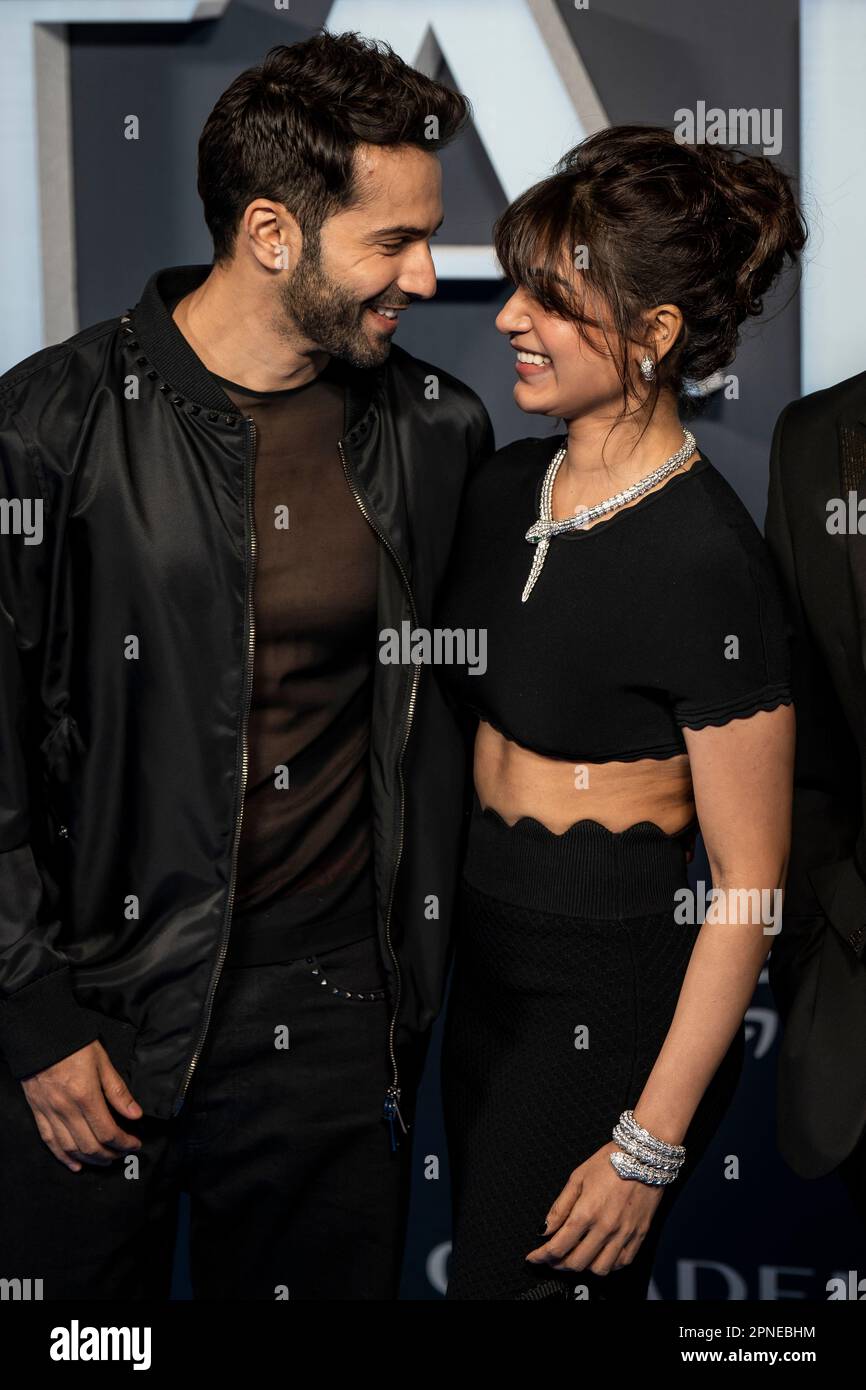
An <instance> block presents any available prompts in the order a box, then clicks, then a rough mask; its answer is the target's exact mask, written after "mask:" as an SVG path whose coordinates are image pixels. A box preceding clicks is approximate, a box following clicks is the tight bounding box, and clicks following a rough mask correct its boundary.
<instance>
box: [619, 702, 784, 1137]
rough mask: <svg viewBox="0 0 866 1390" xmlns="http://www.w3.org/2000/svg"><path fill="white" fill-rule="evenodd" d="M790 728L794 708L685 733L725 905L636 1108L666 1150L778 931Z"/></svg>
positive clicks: (708, 932)
mask: <svg viewBox="0 0 866 1390" xmlns="http://www.w3.org/2000/svg"><path fill="white" fill-rule="evenodd" d="M795 723H796V721H795V715H794V707H793V706H792V705H781V706H779V708H778V709H774V710H769V711H767V710H763V711H760V712H759V713H757V714H753V715H751V716H749V717H748V718H746V719H733V720H731V722H730V723H728V724H725V725H723V726H722V727H720V728H713V727H710V728H706V729H699V730H694V729H688V728H685V729H684V730H683V735H684V738H685V741H686V748H687V750H688V754H689V762H690V765H691V771H692V782H693V784H694V795H695V807H696V810H697V815H698V820H699V822H700V827H701V834H702V836H703V840H704V845H705V846H706V850H707V857H708V859H709V863H710V871H711V874H712V880H713V888H714V889H716V890H721V891H722V893H723V895H724V896H723V897H722V899H721V902H719V903H717V904H715V905H714V906H712V907H710V908H708V910H707V914H706V919H705V921H704V923H703V925H702V926H701V929H700V932H699V933H698V937H697V940H696V942H695V946H694V949H693V951H692V955H691V959H690V961H689V965H688V969H687V971H686V975H685V979H684V980H683V985H682V989H681V991H680V996H679V1000H678V1002H677V1007H676V1012H675V1013H674V1017H673V1020H672V1022H671V1026H670V1029H669V1030H668V1034H667V1037H666V1038H665V1042H664V1045H663V1047H662V1049H661V1051H660V1053H659V1055H658V1057H657V1059H656V1063H655V1066H654V1067H653V1069H652V1072H651V1073H650V1075H649V1077H648V1079H647V1083H646V1085H645V1087H644V1089H643V1091H642V1092H641V1096H640V1100H639V1101H638V1103H637V1104H636V1105H635V1107H634V1115H635V1119H636V1120H637V1121H638V1123H640V1124H642V1125H645V1126H646V1128H647V1129H649V1130H650V1131H651V1132H652V1133H653V1134H655V1135H657V1137H658V1138H659V1139H664V1140H667V1141H668V1142H669V1143H672V1144H680V1143H682V1142H683V1138H684V1136H685V1133H686V1130H687V1128H688V1125H689V1122H690V1121H691V1118H692V1116H693V1115H694V1113H695V1111H696V1109H697V1107H698V1105H699V1103H700V1100H701V1097H702V1096H703V1094H704V1091H705V1090H706V1088H707V1086H708V1085H709V1083H710V1081H711V1080H712V1077H713V1074H714V1073H715V1071H716V1069H717V1067H718V1065H719V1063H720V1062H721V1060H722V1058H723V1057H724V1055H725V1053H726V1051H727V1049H728V1047H729V1046H730V1043H731V1041H732V1039H733V1037H734V1034H735V1033H736V1031H737V1029H738V1028H739V1027H740V1025H741V1023H742V1021H743V1017H744V1015H745V1012H746V1009H747V1008H748V1006H749V1003H750V1001H751V998H752V995H753V993H754V989H755V985H756V983H757V980H758V976H759V975H760V973H761V968H762V966H763V965H764V962H765V960H766V957H767V955H768V954H769V951H770V947H771V946H772V944H773V941H774V940H775V933H777V932H778V930H779V928H780V926H781V911H780V909H779V906H778V905H779V904H780V902H781V890H782V889H783V888H784V883H785V877H786V874H787V869H788V854H789V851H790V839H791V799H792V783H793V767H794V733H795ZM774 889H778V890H780V891H779V893H778V895H775V894H774V893H773V890H774ZM716 896H718V894H717V895H716ZM762 902H763V903H764V909H765V911H764V913H763V914H762ZM767 908H769V910H770V912H771V913H774V914H775V916H774V919H773V920H766V909H767ZM725 916H727V919H728V920H727V921H725V920H724V918H725ZM762 916H764V917H765V920H763V921H762ZM718 918H720V919H721V920H716V919H718ZM765 927H766V928H767V930H766V931H765V930H764V928H765Z"/></svg>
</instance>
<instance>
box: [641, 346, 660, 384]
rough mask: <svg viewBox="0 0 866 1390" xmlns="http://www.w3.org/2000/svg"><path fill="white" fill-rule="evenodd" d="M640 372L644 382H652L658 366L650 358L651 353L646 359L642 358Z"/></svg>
mask: <svg viewBox="0 0 866 1390" xmlns="http://www.w3.org/2000/svg"><path fill="white" fill-rule="evenodd" d="M640 370H641V376H642V377H643V379H644V381H652V379H653V377H654V376H655V374H656V364H655V362H654V361H653V360H652V358H651V357H650V355H649V353H647V354H646V356H645V357H642V358H641V361H640Z"/></svg>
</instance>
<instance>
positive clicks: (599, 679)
mask: <svg viewBox="0 0 866 1390" xmlns="http://www.w3.org/2000/svg"><path fill="white" fill-rule="evenodd" d="M564 443H565V436H562V435H560V436H559V437H557V438H554V439H547V440H539V439H521V440H518V441H517V442H515V443H514V444H510V445H508V447H507V448H505V449H500V450H499V452H498V453H496V454H494V455H492V456H491V457H490V458H489V459H487V460H486V461H485V462H484V463H483V464H481V465H480V467H479V468H478V470H477V471H476V473H475V474H474V475H473V476H472V478H471V480H470V482H469V484H468V485H467V489H466V492H465V495H464V503H463V507H462V510H461V515H460V520H459V524H458V530H457V536H456V538H455V545H454V550H453V552H452V556H451V561H450V564H449V568H448V571H447V573H446V579H445V582H444V584H443V586H442V588H441V590H440V593H439V596H438V603H437V606H436V616H435V625H436V627H437V628H440V629H452V630H455V629H456V630H458V631H459V630H467V629H476V630H480V631H477V636H478V637H479V638H481V637H482V633H483V632H484V630H486V652H485V649H484V646H483V640H482V645H480V646H476V647H474V648H473V647H472V646H471V645H470V644H467V648H466V650H467V651H468V652H469V653H474V656H473V662H474V668H473V664H470V663H467V664H464V665H443V666H442V667H441V675H442V678H443V680H444V682H445V686H446V690H447V691H448V692H449V694H450V695H451V697H452V698H454V699H455V700H456V701H457V702H459V703H460V704H461V705H463V706H467V707H468V708H469V709H471V710H473V711H474V712H475V713H476V714H477V715H479V716H480V717H481V718H482V719H484V720H485V721H486V722H488V723H489V724H492V725H493V727H494V728H496V729H498V730H499V732H500V733H502V734H504V735H505V736H506V738H508V739H511V740H512V741H513V742H514V743H518V744H521V745H523V747H525V748H529V749H532V750H533V751H534V752H537V753H541V754H544V755H546V756H548V757H552V758H563V759H568V760H569V761H575V762H613V761H622V762H631V761H635V760H636V759H638V758H669V757H673V756H675V755H676V754H678V753H685V752H686V745H685V740H684V738H683V735H682V729H683V728H684V727H685V728H689V729H702V728H704V727H705V726H706V725H708V724H715V725H720V724H726V723H728V722H729V721H730V720H731V719H739V718H743V717H745V716H747V715H750V714H754V713H755V712H756V711H758V710H769V709H774V708H776V706H777V705H780V704H790V703H791V693H790V638H791V629H790V627H789V624H788V619H787V615H786V612H785V609H784V604H783V600H782V596H781V592H780V589H779V586H778V581H777V579H776V574H775V570H774V569H773V562H772V559H771V558H770V555H769V552H768V550H767V548H766V545H765V542H764V540H763V537H762V536H761V533H760V532H759V530H758V528H757V526H756V525H755V523H754V521H753V520H752V518H751V516H750V515H749V513H748V511H747V510H746V508H745V506H744V505H743V503H742V502H741V501H740V499H739V498H738V496H737V494H736V493H735V492H734V490H733V488H732V487H731V486H730V484H729V483H728V482H727V481H726V480H725V479H724V478H723V477H722V475H721V474H720V473H719V472H717V471H716V469H715V468H714V467H713V465H712V464H711V463H710V460H709V459H708V458H707V457H706V455H705V454H701V456H700V457H699V458H698V459H697V460H696V461H695V463H693V464H692V466H691V468H689V469H688V471H687V472H685V473H677V474H674V476H673V477H672V478H671V479H669V481H668V482H666V483H665V484H663V486H662V487H660V488H657V489H656V490H655V492H651V493H648V494H647V495H646V496H645V497H644V498H642V499H641V500H640V501H639V502H636V503H635V504H633V505H632V506H631V507H626V508H623V509H622V510H621V511H619V512H614V513H613V515H611V516H610V517H607V518H606V519H604V520H602V521H599V522H596V523H595V524H594V525H593V526H591V527H590V528H589V529H588V530H586V531H574V532H566V533H565V534H562V535H558V536H554V537H552V538H551V541H550V545H549V548H548V551H547V557H546V559H545V561H544V566H543V568H542V570H541V573H540V575H539V576H538V579H537V580H536V583H535V586H534V588H533V589H532V592H531V593H530V595H529V597H528V599H527V600H526V602H525V603H522V602H521V594H522V592H523V586H524V584H525V583H526V579H527V576H528V574H529V570H530V566H531V563H532V558H533V554H534V551H535V547H534V545H533V544H532V543H531V542H529V541H527V540H526V539H525V533H526V531H527V529H528V528H529V527H530V526H531V525H532V523H533V522H534V521H536V520H537V519H538V508H539V501H540V492H541V482H542V479H543V477H544V473H545V470H546V468H547V465H548V463H549V462H550V459H551V457H552V456H553V454H554V452H555V451H556V450H557V449H558V448H559V447H560V446H561V445H562V444H564ZM485 666H486V669H484V668H485Z"/></svg>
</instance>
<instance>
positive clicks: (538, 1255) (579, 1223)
mask: <svg viewBox="0 0 866 1390" xmlns="http://www.w3.org/2000/svg"><path fill="white" fill-rule="evenodd" d="M618 1148H619V1145H618V1144H616V1143H614V1142H613V1141H611V1142H610V1143H609V1144H604V1145H603V1146H602V1148H600V1149H599V1150H598V1151H597V1152H596V1153H594V1154H592V1156H591V1157H590V1158H588V1159H586V1161H585V1162H584V1163H581V1164H580V1166H579V1167H578V1168H575V1170H574V1172H573V1173H572V1174H571V1176H570V1177H569V1179H568V1182H567V1183H566V1184H565V1187H564V1188H563V1189H562V1191H561V1192H560V1194H559V1196H558V1197H557V1199H556V1201H555V1202H554V1203H553V1206H552V1207H551V1208H550V1211H549V1212H548V1216H547V1236H548V1239H547V1241H546V1242H545V1244H544V1245H539V1246H537V1247H536V1249H535V1250H531V1251H530V1252H529V1254H528V1255H527V1256H526V1258H527V1260H531V1261H532V1263H533V1264H549V1265H551V1266H552V1267H553V1268H554V1269H570V1270H580V1269H587V1268H588V1269H589V1270H591V1272H592V1273H593V1274H610V1272H611V1270H613V1269H622V1267H623V1265H629V1264H631V1262H632V1260H633V1259H634V1257H635V1255H636V1254H637V1252H638V1250H639V1249H640V1246H641V1243H642V1241H643V1239H644V1236H645V1235H646V1233H647V1231H648V1230H649V1227H650V1222H651V1221H652V1219H653V1216H654V1214H655V1211H656V1208H657V1206H658V1204H659V1202H660V1201H661V1199H662V1194H663V1193H664V1187H653V1186H651V1185H649V1184H648V1183H645V1182H641V1181H640V1179H639V1178H621V1177H620V1176H619V1174H618V1173H617V1171H616V1169H615V1168H614V1166H613V1164H612V1163H611V1161H610V1159H609V1157H608V1155H609V1154H612V1153H614V1152H615V1151H616V1150H617V1149H618Z"/></svg>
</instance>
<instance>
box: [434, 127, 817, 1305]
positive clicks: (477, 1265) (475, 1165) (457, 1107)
mask: <svg viewBox="0 0 866 1390" xmlns="http://www.w3.org/2000/svg"><path fill="white" fill-rule="evenodd" d="M494 236H495V242H496V250H497V254H498V256H499V260H500V262H501V264H502V266H503V268H504V269H505V272H506V274H507V275H508V277H509V279H510V280H511V281H512V284H513V285H514V293H513V294H512V296H511V298H510V299H509V300H508V302H507V304H506V305H505V307H504V309H503V310H502V312H501V313H500V315H499V317H498V319H497V328H498V329H499V331H500V332H502V333H505V334H507V335H508V336H509V338H510V341H511V346H512V348H514V349H515V350H516V352H517V361H516V371H517V374H518V381H517V384H516V386H515V389H514V398H515V400H516V401H517V404H518V405H519V406H520V408H521V409H522V410H525V411H527V412H529V413H531V414H541V415H548V416H551V417H553V418H554V419H561V420H563V421H565V423H566V425H567V433H566V434H564V435H559V436H557V437H556V438H553V439H549V438H548V439H521V440H518V441H517V442H516V443H514V444H511V445H509V446H508V447H507V448H504V449H502V450H500V451H499V452H498V453H497V454H496V455H494V456H493V457H492V458H491V459H489V460H488V461H487V462H486V463H485V464H484V465H483V466H482V467H481V468H480V470H479V471H478V472H477V473H476V474H475V476H474V477H473V479H472V482H471V484H470V486H469V488H468V490H467V495H466V501H465V506H464V509H463V513H462V517H461V527H460V533H459V536H458V540H457V544H456V548H455V554H454V559H453V564H452V568H451V569H450V571H449V576H448V583H447V585H446V587H445V590H444V593H443V594H442V596H441V600H440V606H439V612H438V615H437V619H436V621H437V625H441V626H442V627H447V628H457V629H464V628H475V629H486V632H487V663H486V669H485V670H484V672H483V673H482V674H478V672H477V671H469V670H468V669H461V668H459V667H451V668H443V671H445V674H446V676H447V678H448V680H449V684H450V690H451V694H452V695H453V697H454V698H455V699H456V700H457V701H458V702H459V703H460V704H461V705H462V706H463V707H464V708H466V709H468V710H469V711H471V712H472V713H473V714H474V715H476V716H477V717H478V724H477V732H476V736H475V754H474V782H475V796H474V804H473V811H472V816H471V820H470V827H469V839H468V849H467V857H466V862H465V866H464V875H463V881H462V884H461V894H460V900H459V907H458V921H457V944H456V954H455V968H454V977H453V981H452V988H451V995H450V999H449V1006H448V1013H447V1018H446V1026H445V1033H444V1039H443V1062H442V1065H443V1096H444V1106H445V1120H446V1126H447V1135H448V1142H449V1151H450V1157H451V1169H452V1190H453V1204H454V1242H453V1252H452V1261H451V1275H450V1282H449V1285H448V1292H447V1297H448V1298H451V1299H461V1298H476V1299H490V1298H504V1299H540V1298H548V1297H551V1298H556V1297H558V1298H570V1297H584V1298H585V1297H588V1298H590V1299H595V1298H598V1299H609V1300H610V1299H643V1298H645V1297H646V1293H647V1288H648V1284H649V1279H650V1274H651V1271H652V1263H653V1257H654V1254H655V1249H656V1246H657V1243H658V1239H659V1236H660V1234H661V1228H662V1224H663V1221H664V1218H665V1216H666V1214H667V1211H668V1210H669V1208H670V1205H671V1203H672V1202H673V1201H675V1200H676V1196H677V1194H678V1193H679V1192H680V1191H682V1188H683V1185H684V1183H685V1182H686V1180H687V1179H688V1177H689V1175H690V1173H691V1172H692V1171H693V1169H694V1167H695V1165H696V1163H697V1161H698V1160H699V1158H700V1156H701V1154H702V1153H703V1152H704V1150H705V1149H706V1147H707V1145H708V1143H709V1142H710V1140H711V1139H712V1137H713V1135H714V1133H715V1131H716V1129H717V1128H718V1125H719V1123H720V1121H721V1119H722V1116H723V1115H724V1112H725V1110H726V1109H727V1107H728V1105H729V1103H730V1100H731V1098H732V1096H733V1094H734V1091H735V1089H736V1086H737V1083H738V1080H739V1076H740V1071H741V1067H742V1060H743V1044H744V1036H743V1018H744V1014H745V1011H746V1008H747V1007H748V1005H749V1002H750V1000H751V998H752V993H753V990H754V986H755V983H756V981H757V978H758V975H759V973H760V970H761V967H762V965H763V963H764V960H765V957H766V955H767V953H768V951H769V948H770V945H771V943H772V940H773V933H774V926H773V923H774V922H776V927H775V930H777V929H778V922H777V918H776V917H775V916H774V915H773V911H772V910H771V911H770V914H769V918H768V915H767V910H766V909H767V905H768V903H772V904H773V908H776V907H777V906H778V899H779V897H780V892H779V891H776V892H775V893H773V892H772V891H771V890H781V887H782V885H783V883H784V877H785V872H786V867H787V858H788V848H789V827H790V805H791V784H792V765H793V744H794V710H793V705H792V702H791V695H790V689H789V664H788V631H787V629H786V624H785V618H784V615H783V612H782V608H781V602H780V597H779V593H778V590H777V588H776V583H775V576H774V573H773V571H772V569H771V565H770V561H769V558H768V554H767V552H766V550H765V547H764V542H763V540H762V538H761V536H760V533H759V532H758V530H757V528H756V526H755V525H754V523H753V521H752V520H751V517H750V516H749V514H748V512H747V511H746V509H745V508H744V506H743V505H742V503H741V502H740V501H739V499H738V498H737V496H736V494H735V493H734V492H733V490H732V489H731V487H730V486H729V485H728V484H727V482H726V481H725V480H724V478H723V477H722V475H721V474H720V473H718V472H717V471H716V470H715V468H714V467H713V465H712V463H711V462H710V460H709V459H708V457H707V456H706V454H704V453H703V452H702V451H701V450H700V449H698V447H697V445H696V442H695V440H694V437H693V436H692V435H691V434H690V433H688V432H687V431H685V430H684V429H683V426H682V424H681V422H680V416H679V408H680V405H681V404H683V405H685V404H686V403H687V396H686V393H685V391H684V383H686V384H688V383H689V382H698V381H701V380H703V379H705V378H706V377H708V376H710V375H711V374H712V373H713V372H715V371H717V370H719V369H720V368H722V367H724V366H725V365H726V364H728V363H729V362H731V361H732V359H733V357H734V353H735V348H736V343H737V336H738V326H739V325H740V324H741V323H742V321H743V320H744V318H745V317H746V316H747V315H749V314H758V313H760V312H761V308H762V304H761V300H762V296H763V295H764V294H765V292H766V291H767V290H768V289H769V287H770V285H771V284H772V282H773V281H774V280H775V278H776V276H777V275H778V274H779V272H780V270H781V269H782V267H783V265H784V262H785V260H786V258H788V259H789V260H791V261H795V260H796V258H797V256H798V254H799V252H800V250H801V249H802V247H803V245H804V242H805V228H804V225H803V222H802V217H801V215H800V213H799V210H798V208H797V206H796V204H795V201H794V197H793V195H792V192H791V188H790V186H789V183H788V181H787V179H786V178H785V177H784V176H783V175H782V174H781V173H780V172H778V170H777V169H776V168H775V167H774V166H773V165H772V164H771V163H770V161H769V160H767V159H764V158H761V157H757V156H755V157H750V156H744V157H742V158H737V157H736V156H735V154H734V153H733V152H730V151H726V150H722V149H720V148H717V147H701V148H698V147H687V146H684V145H681V144H678V143H677V142H676V140H675V139H674V137H673V136H672V135H671V134H670V133H668V132H667V131H665V130H662V129H647V128H642V127H620V128H615V129H609V130H605V131H602V132H599V133H598V134H596V135H593V136H591V137H590V138H589V139H587V140H585V141H583V143H582V144H580V145H579V146H577V148H575V149H574V150H572V151H571V152H570V153H569V154H568V155H566V156H565V158H564V159H563V160H562V161H561V162H560V164H559V165H558V166H557V170H556V172H555V173H554V174H553V175H552V176H551V177H550V178H547V179H545V180H543V181H542V182H541V183H539V184H537V185H536V186H535V187H533V188H531V189H529V190H528V192H526V193H525V194H523V195H522V196H521V197H520V198H519V199H518V200H517V201H516V202H515V203H514V204H513V205H512V206H511V207H509V208H508V209H507V211H506V212H505V213H504V214H503V216H502V217H501V218H500V219H499V221H498V223H497V225H496V228H495V230H494ZM599 504H603V505H599ZM587 509H588V510H587ZM556 522H563V523H564V525H562V526H559V527H557V526H553V527H552V523H556ZM527 533H528V534H527ZM698 826H699V827H700V830H701V832H702V835H703V839H704V844H705V847H706V850H707V854H708V858H709V863H710V867H711V870H712V880H713V886H714V889H715V890H716V895H717V904H716V907H715V908H713V907H711V909H710V911H709V912H708V913H707V914H706V920H705V921H704V922H703V923H702V922H701V921H700V920H696V917H697V918H698V919H699V916H700V913H699V911H698V910H696V911H695V912H693V913H689V911H688V901H689V891H688V878H687V871H686V862H687V856H688V855H689V852H690V848H691V844H692V842H693V839H694V834H695V831H696V829H697V827H698ZM708 887H709V885H707V888H708ZM755 890H763V892H757V893H756V892H755ZM714 918H716V919H718V920H713V919H714ZM684 919H685V920H684Z"/></svg>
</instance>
